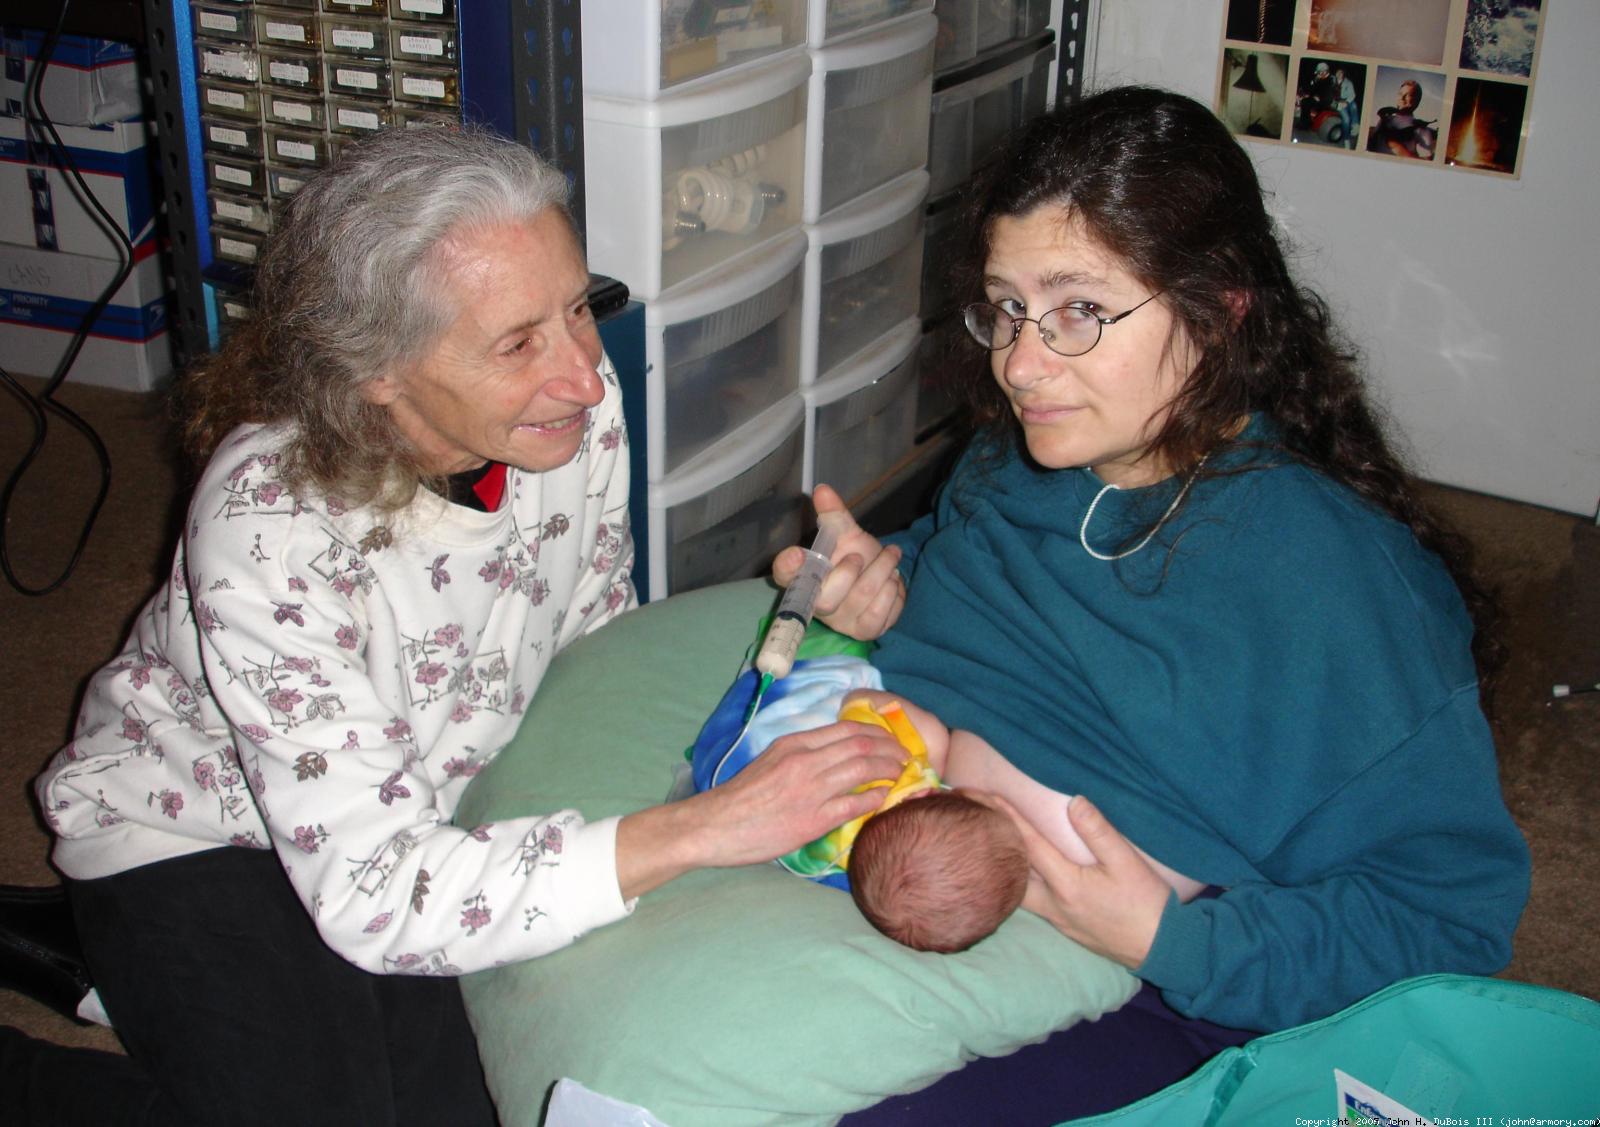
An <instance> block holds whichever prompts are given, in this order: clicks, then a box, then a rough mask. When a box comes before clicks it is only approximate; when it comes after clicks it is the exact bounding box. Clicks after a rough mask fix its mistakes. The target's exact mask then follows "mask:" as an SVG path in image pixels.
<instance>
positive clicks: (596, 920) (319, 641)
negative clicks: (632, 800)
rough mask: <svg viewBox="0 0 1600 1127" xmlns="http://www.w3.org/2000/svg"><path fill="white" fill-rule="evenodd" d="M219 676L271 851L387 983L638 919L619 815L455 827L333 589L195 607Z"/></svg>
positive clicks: (324, 927)
mask: <svg viewBox="0 0 1600 1127" xmlns="http://www.w3.org/2000/svg"><path fill="white" fill-rule="evenodd" d="M196 618H197V621H198V623H199V625H200V627H201V630H202V633H203V646H204V648H205V650H206V661H207V666H208V678H209V680H210V681H211V684H212V687H213V690H214V692H215V694H216V697H217V703H218V705H219V706H220V707H221V709H222V711H223V713H224V714H225V715H226V716H227V717H228V719H229V721H230V722H231V724H232V726H233V729H234V730H235V731H237V732H239V733H240V734H242V735H243V736H244V737H245V740H244V741H241V746H240V747H239V749H238V754H239V755H240V756H241V758H242V759H243V766H244V767H245V769H246V771H247V773H248V774H249V776H250V779H251V789H252V791H253V792H254V794H255V798H256V803H257V806H258V808H259V809H260V810H261V812H262V816H263V818H264V820H265V823H266V826H267V829H268V832H269V834H270V835H271V838H272V845H273V847H274V848H276V849H277V850H278V853H279V855H280V857H281V858H282V859H283V862H284V867H285V869H286V870H287V871H288V873H289V877H290V880H291V881H292V883H293V884H294V887H295V889H296V891H297V893H298V894H299V896H300V898H301V900H302V901H303V902H304V903H305V904H306V906H307V908H308V910H309V911H310V913H311V915H312V917H313V919H314V920H315V921H316V924H317V927H318V929H319V931H320V932H321V934H322V936H323V938H324V939H325V940H326V941H327V942H328V945H329V946H330V947H332V948H333V949H334V950H335V951H337V952H338V953H339V954H340V955H342V956H344V957H345V958H346V959H348V960H350V961H351V962H352V963H354V964H356V965H357V966H359V967H361V968H363V969H365V970H368V971H372V972H375V973H391V974H392V973H422V974H430V973H431V974H461V973H467V972H470V971H474V970H479V969H482V968H485V967H489V966H493V965H496V964H498V963H502V962H509V961H514V960H519V959H525V958H529V957H532V956H535V955H540V954H544V953H546V952H548V951H551V950H555V949H557V948H559V947H562V946H565V945H566V944H568V943H571V942H572V941H573V940H575V939H576V938H578V937H579V936H580V935H582V934H584V933H585V932H586V931H589V930H591V929H592V928H595V927H598V926H600V925H602V924H605V923H608V922H611V921H613V920H616V919H618V918H620V917H621V916H624V915H626V914H627V913H628V911H629V910H630V909H631V905H629V904H625V903H624V902H623V900H622V898H621V894H620V891H619V889H618V886H617V878H616V863H615V841H616V820H614V819H611V820H606V821H602V822H597V823H594V824H589V823H586V822H585V821H584V820H583V818H582V817H581V816H580V815H579V814H577V813H576V812H575V811H571V810H563V811H557V812H555V813H553V814H550V815H548V816H541V817H527V818H520V819H515V820H508V821H505V822H500V823H496V824H493V825H488V826H480V827H477V828H475V829H466V828H462V827H458V826H454V825H451V824H450V823H449V820H448V813H447V812H448V811H449V810H451V809H453V807H454V800H453V798H452V797H451V796H447V795H444V794H442V793H440V789H441V787H442V786H443V785H444V783H443V781H436V780H442V779H444V778H447V775H448V772H446V775H445V776H440V775H438V774H437V773H433V772H430V771H429V770H428V769H427V765H426V764H425V763H424V762H423V761H422V757H421V755H420V754H419V749H418V747H417V745H416V743H415V739H414V737H413V735H412V733H411V731H410V728H409V726H408V725H406V724H404V723H403V722H399V721H397V720H395V718H394V717H395V710H394V708H393V707H391V702H388V701H386V700H385V699H384V696H383V690H382V688H381V687H380V685H381V681H380V679H377V678H374V677H372V676H370V675H369V671H368V669H367V665H366V661H365V658H364V657H363V656H361V654H360V652H359V651H358V650H354V649H346V648H345V647H344V646H343V645H342V644H341V642H342V640H346V639H349V638H350V637H351V635H350V633H349V632H350V631H351V630H353V629H355V628H356V627H355V626H354V625H353V624H354V623H355V622H356V621H357V616H356V615H355V614H354V611H353V608H352V607H351V606H350V605H349V604H348V603H347V602H345V601H343V600H342V599H341V597H340V596H339V595H338V594H337V593H336V592H333V591H332V590H331V589H326V588H319V587H317V586H315V585H313V586H311V587H310V588H309V589H306V590H300V589H298V588H296V589H294V590H292V591H285V592H278V591H276V590H274V589H272V588H271V587H268V586H261V585H255V586H246V585H242V584H239V583H230V584H228V585H226V586H222V587H219V588H217V589H214V590H212V591H210V592H209V593H208V597H207V599H206V600H205V601H197V603H196Z"/></svg>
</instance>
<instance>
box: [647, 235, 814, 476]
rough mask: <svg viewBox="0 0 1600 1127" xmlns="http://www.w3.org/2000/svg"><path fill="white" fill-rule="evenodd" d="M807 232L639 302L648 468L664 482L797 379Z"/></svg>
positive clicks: (794, 385)
mask: <svg viewBox="0 0 1600 1127" xmlns="http://www.w3.org/2000/svg"><path fill="white" fill-rule="evenodd" d="M805 253H806V237H805V235H804V234H803V233H801V232H800V231H791V232H788V233H787V234H785V235H782V236H779V238H778V240H777V241H776V242H775V243H773V244H771V245H769V246H763V247H759V248H757V249H756V250H754V251H752V252H750V253H747V254H745V255H743V256H742V257H740V258H738V259H736V260H735V261H733V262H729V263H726V264H725V265H724V266H723V267H722V268H721V269H719V270H717V271H715V272H714V273H712V274H711V275H708V276H707V277H704V278H698V279H696V280H695V281H694V282H692V283H685V284H684V285H682V286H678V287H676V288H674V289H673V290H670V291H668V292H667V293H664V294H662V295H661V297H660V298H658V299H657V300H654V301H647V302H645V309H644V314H645V371H646V373H647V376H646V383H645V419H646V420H647V424H646V425H647V426H648V428H649V433H648V435H647V436H646V441H647V443H648V445H647V453H646V459H645V464H646V469H647V476H648V478H649V480H650V481H662V480H664V479H665V478H666V477H667V476H668V475H670V474H672V473H673V472H674V471H676V470H677V469H678V468H679V467H681V466H683V465H684V464H685V463H686V462H688V461H690V460H691V459H692V458H694V457H695V456H696V455H698V454H699V453H701V452H702V451H703V450H705V449H706V448H707V447H708V446H710V445H711V444H712V443H714V442H716V441H717V440H718V439H719V438H721V437H722V436H724V435H726V434H727V433H728V432H729V431H732V430H734V429H736V428H738V427H739V426H742V425H743V424H745V423H747V422H749V421H750V420H751V419H753V418H754V417H755V416H756V415H759V414H760V413H761V412H763V411H765V410H766V409H767V408H769V407H771V406H772V405H773V404H774V403H777V402H778V401H779V400H781V399H783V398H784V397H785V396H787V395H790V394H792V393H793V392H794V391H795V390H796V389H797V388H798V387H799V386H800V329H801V315H802V310H801V301H800V291H801V283H802V279H803V277H804V272H805Z"/></svg>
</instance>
